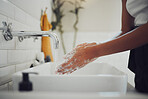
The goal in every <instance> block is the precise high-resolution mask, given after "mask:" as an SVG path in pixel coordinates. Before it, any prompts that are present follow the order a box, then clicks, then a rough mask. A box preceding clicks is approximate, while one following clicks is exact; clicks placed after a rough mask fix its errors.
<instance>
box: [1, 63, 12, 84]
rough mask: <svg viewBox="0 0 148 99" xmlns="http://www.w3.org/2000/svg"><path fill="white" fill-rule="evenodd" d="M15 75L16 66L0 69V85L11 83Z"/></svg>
mask: <svg viewBox="0 0 148 99" xmlns="http://www.w3.org/2000/svg"><path fill="white" fill-rule="evenodd" d="M13 73H15V65H11V66H7V67H2V68H0V85H2V84H5V83H7V82H10V81H11V76H12V74H13Z"/></svg>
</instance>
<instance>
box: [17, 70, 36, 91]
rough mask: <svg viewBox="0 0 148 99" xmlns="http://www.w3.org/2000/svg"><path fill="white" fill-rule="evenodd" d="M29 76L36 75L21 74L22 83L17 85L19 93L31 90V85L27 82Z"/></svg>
mask: <svg viewBox="0 0 148 99" xmlns="http://www.w3.org/2000/svg"><path fill="white" fill-rule="evenodd" d="M29 74H38V73H35V72H23V73H22V75H23V77H22V81H21V82H20V83H19V91H32V90H33V84H32V82H31V81H30V80H29Z"/></svg>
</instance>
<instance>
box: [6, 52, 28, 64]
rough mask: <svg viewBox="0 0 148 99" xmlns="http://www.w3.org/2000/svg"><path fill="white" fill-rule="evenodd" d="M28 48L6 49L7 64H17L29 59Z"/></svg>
mask: <svg viewBox="0 0 148 99" xmlns="http://www.w3.org/2000/svg"><path fill="white" fill-rule="evenodd" d="M29 57H30V51H29V50H8V64H19V63H23V62H26V61H29Z"/></svg>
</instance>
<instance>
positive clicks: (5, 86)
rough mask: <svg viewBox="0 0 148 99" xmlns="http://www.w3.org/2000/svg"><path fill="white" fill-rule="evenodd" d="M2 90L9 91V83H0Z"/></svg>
mask: <svg viewBox="0 0 148 99" xmlns="http://www.w3.org/2000/svg"><path fill="white" fill-rule="evenodd" d="M0 91H8V84H4V85H0Z"/></svg>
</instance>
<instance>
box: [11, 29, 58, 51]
mask: <svg viewBox="0 0 148 99" xmlns="http://www.w3.org/2000/svg"><path fill="white" fill-rule="evenodd" d="M11 33H12V35H13V36H18V37H19V36H22V37H27V36H28V37H31V36H35V37H42V36H49V37H51V38H52V39H53V42H54V48H55V49H58V48H59V39H58V36H57V35H56V34H55V33H53V32H51V31H36V32H35V31H12V32H11Z"/></svg>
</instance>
